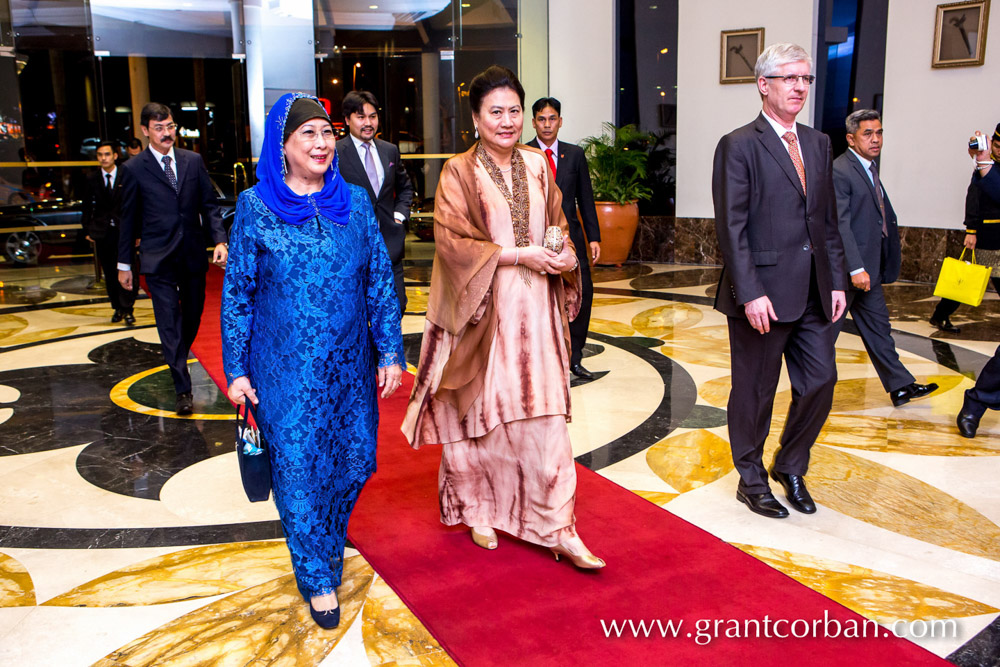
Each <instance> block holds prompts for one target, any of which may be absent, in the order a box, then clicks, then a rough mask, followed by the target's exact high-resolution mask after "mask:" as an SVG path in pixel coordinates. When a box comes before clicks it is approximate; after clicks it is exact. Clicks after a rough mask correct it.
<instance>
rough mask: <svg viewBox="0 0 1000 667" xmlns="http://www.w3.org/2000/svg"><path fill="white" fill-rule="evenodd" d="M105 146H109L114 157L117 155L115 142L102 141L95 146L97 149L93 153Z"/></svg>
mask: <svg viewBox="0 0 1000 667" xmlns="http://www.w3.org/2000/svg"><path fill="white" fill-rule="evenodd" d="M105 146H110V147H111V152H112V153H114V154H115V155H118V153H119V151H120V149H119V148H118V142H117V141H106V140H105V141H102V142H101V143H99V144H97V148H95V149H94V153H97V151H99V150H101V149H102V148H104V147H105Z"/></svg>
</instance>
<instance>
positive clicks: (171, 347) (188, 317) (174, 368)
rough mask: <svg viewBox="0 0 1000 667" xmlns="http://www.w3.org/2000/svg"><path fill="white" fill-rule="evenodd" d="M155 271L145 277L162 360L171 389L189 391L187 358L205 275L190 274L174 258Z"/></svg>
mask: <svg viewBox="0 0 1000 667" xmlns="http://www.w3.org/2000/svg"><path fill="white" fill-rule="evenodd" d="M159 269H160V270H159V271H158V272H157V273H147V274H146V286H147V287H148V288H149V296H150V298H151V299H152V300H153V314H154V315H155V316H156V331H157V333H158V334H159V335H160V345H161V347H162V348H163V359H164V360H165V361H166V362H167V365H168V366H169V367H170V376H171V377H172V378H173V380H174V388H175V389H176V390H177V393H178V394H183V393H187V392H190V391H191V374H190V373H189V372H188V367H187V357H188V353H189V352H190V351H191V344H192V343H194V339H195V337H196V336H197V335H198V327H199V326H200V325H201V313H202V311H203V310H204V309H205V272H204V271H198V270H195V271H192V270H190V269H188V268H187V267H186V266H185V265H184V263H183V262H181V261H180V260H178V259H171V260H168V261H166V262H161V264H160V267H159Z"/></svg>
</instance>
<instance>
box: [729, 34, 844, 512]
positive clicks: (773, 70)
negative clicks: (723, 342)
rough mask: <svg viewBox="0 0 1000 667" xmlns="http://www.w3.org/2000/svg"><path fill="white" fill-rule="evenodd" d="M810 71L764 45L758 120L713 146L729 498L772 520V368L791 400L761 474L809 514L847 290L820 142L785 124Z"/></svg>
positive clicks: (787, 47) (780, 49) (789, 49)
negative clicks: (732, 489)
mask: <svg viewBox="0 0 1000 667" xmlns="http://www.w3.org/2000/svg"><path fill="white" fill-rule="evenodd" d="M811 70H812V58H810V57H809V54H808V53H806V51H805V50H804V49H803V48H802V47H800V46H797V45H795V44H774V45H772V46H769V47H768V48H767V49H765V50H764V52H763V53H762V54H761V55H760V57H759V58H758V59H757V64H756V67H755V71H754V73H755V74H756V77H757V90H758V92H759V93H760V97H761V102H762V107H763V108H762V110H761V113H760V114H759V115H758V116H757V118H756V120H754V121H753V122H752V123H750V124H749V125H745V126H743V127H741V128H739V129H736V130H734V131H732V132H730V133H729V134H727V135H726V136H724V137H723V138H722V139H721V140H720V141H719V145H718V147H717V148H716V151H715V161H714V165H713V173H712V198H713V201H714V203H715V229H716V233H717V235H718V239H719V247H720V249H721V251H722V256H723V262H724V264H725V266H724V268H723V272H722V276H721V278H720V280H719V287H718V291H717V293H716V300H715V307H716V309H718V310H719V311H721V312H722V313H723V314H725V315H726V316H727V318H728V325H729V344H730V351H731V365H732V391H731V392H730V395H729V407H728V421H729V442H730V447H731V448H732V452H733V462H734V464H735V466H736V469H737V471H738V472H739V474H740V481H739V485H738V487H737V491H736V498H737V499H738V500H739V501H740V502H742V503H744V504H745V505H746V506H747V507H748V508H749V509H750V511H752V512H755V513H757V514H760V515H762V516H766V517H772V518H783V517H787V516H788V510H787V509H785V507H784V505H782V504H781V503H780V502H778V500H777V499H776V498H775V497H774V496H773V495H772V494H771V489H770V485H769V483H768V471H767V469H766V468H765V467H764V464H763V461H762V457H763V452H764V440H765V439H766V438H767V434H768V431H769V429H770V426H771V410H772V405H773V402H774V397H775V392H776V390H777V386H778V379H779V376H780V374H781V361H782V358H784V360H785V363H786V364H787V368H788V377H789V380H790V381H791V385H792V391H791V394H792V401H791V406H790V407H789V409H788V416H787V418H786V420H785V425H784V430H783V431H782V434H781V440H780V442H781V448H780V449H779V450H778V452H777V454H776V455H775V457H774V463H773V466H772V468H771V471H770V475H771V478H772V479H774V480H775V481H777V482H778V483H780V484H781V485H782V486H783V487H784V489H785V495H786V497H787V498H788V502H789V503H790V504H791V505H792V507H793V508H795V509H796V510H798V511H799V512H803V513H806V514H811V513H813V512H815V511H816V505H815V503H814V502H813V500H812V498H811V497H810V495H809V491H808V490H807V489H806V485H805V474H806V470H807V468H808V465H809V450H810V448H811V447H812V445H813V442H815V440H816V436H817V435H819V432H820V429H821V428H822V427H823V423H824V422H825V421H826V418H827V415H828V414H829V412H830V406H831V404H832V402H833V387H834V384H835V383H836V381H837V369H836V365H835V361H834V339H835V335H834V334H835V332H834V329H833V322H835V321H837V320H838V319H839V318H840V317H841V316H842V315H843V313H844V307H845V297H844V291H845V289H846V288H847V284H848V282H847V280H848V279H847V272H846V270H845V268H844V246H843V244H842V242H841V239H840V232H839V231H838V229H837V208H836V198H835V195H834V190H833V175H832V161H833V155H832V149H831V146H830V140H829V138H828V137H827V136H826V135H825V134H823V133H821V132H818V131H816V130H814V129H812V128H810V127H806V126H805V125H801V124H798V123H796V122H795V119H796V117H797V116H798V114H799V112H800V111H802V109H803V107H804V106H805V103H806V99H807V97H808V95H809V86H810V85H811V84H812V83H813V81H815V77H814V76H813V75H812V73H811Z"/></svg>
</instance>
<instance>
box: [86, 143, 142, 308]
mask: <svg viewBox="0 0 1000 667" xmlns="http://www.w3.org/2000/svg"><path fill="white" fill-rule="evenodd" d="M117 157H118V149H117V147H116V146H115V145H114V144H113V143H112V142H110V141H102V142H101V143H100V144H99V145H98V146H97V161H98V162H99V163H100V165H101V167H100V169H98V170H97V171H95V172H92V173H90V174H88V175H87V196H86V197H85V198H84V200H83V219H82V221H81V222H82V224H83V228H84V229H85V230H86V232H87V240H89V241H93V242H94V247H95V249H96V251H97V252H96V254H97V259H98V261H99V262H100V263H101V270H103V271H104V286H105V289H106V290H107V292H108V300H109V301H110V302H111V307H112V308H114V309H115V313H114V315H112V316H111V321H112V322H114V323H118V322H121V321H122V320H125V324H127V325H133V324H135V315H134V314H133V313H132V308H133V306H134V305H135V297H136V294H137V292H138V290H139V283H138V280H136V276H135V275H134V273H133V276H132V278H133V280H132V289H130V290H125V289H123V288H122V286H121V285H120V284H119V283H118V230H119V226H120V225H121V219H122V179H121V172H120V171H119V169H118V166H117V165H116V164H115V160H116V159H117Z"/></svg>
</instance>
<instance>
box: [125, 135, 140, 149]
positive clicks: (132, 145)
mask: <svg viewBox="0 0 1000 667" xmlns="http://www.w3.org/2000/svg"><path fill="white" fill-rule="evenodd" d="M126 145H127V146H128V148H142V142H141V141H139V140H138V139H136V138H135V137H132V138H131V139H129V142H128V144H126Z"/></svg>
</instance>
